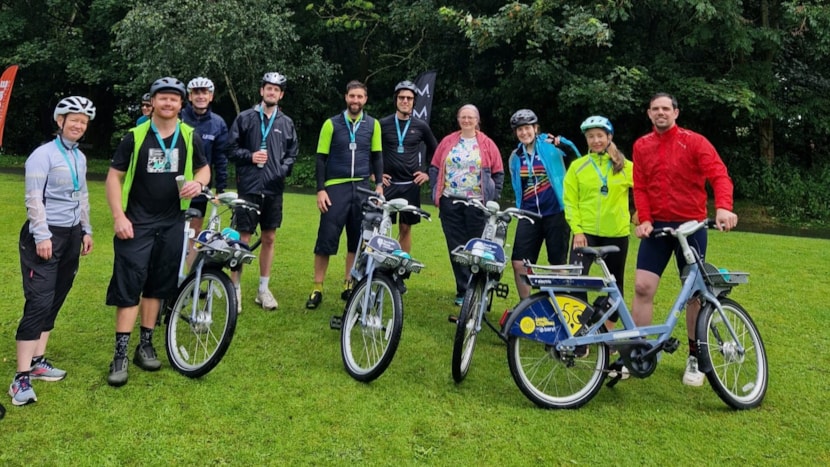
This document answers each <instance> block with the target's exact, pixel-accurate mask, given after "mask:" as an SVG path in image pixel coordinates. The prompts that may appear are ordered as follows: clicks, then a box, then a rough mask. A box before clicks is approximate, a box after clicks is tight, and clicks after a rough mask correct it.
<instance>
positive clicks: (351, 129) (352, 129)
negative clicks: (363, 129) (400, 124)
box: [343, 111, 408, 143]
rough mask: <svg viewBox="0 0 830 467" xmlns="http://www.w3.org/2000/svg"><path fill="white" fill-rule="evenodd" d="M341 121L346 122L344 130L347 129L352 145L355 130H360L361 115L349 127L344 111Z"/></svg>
mask: <svg viewBox="0 0 830 467" xmlns="http://www.w3.org/2000/svg"><path fill="white" fill-rule="evenodd" d="M343 120H344V121H345V122H346V128H348V129H349V142H350V143H354V142H355V134H357V130H358V129H359V128H360V124H361V123H362V122H363V114H362V113H361V114H360V118H359V119H358V120H357V121H356V122H354V125H349V117H347V116H346V112H345V111H344V112H343ZM407 125H408V124H407Z"/></svg>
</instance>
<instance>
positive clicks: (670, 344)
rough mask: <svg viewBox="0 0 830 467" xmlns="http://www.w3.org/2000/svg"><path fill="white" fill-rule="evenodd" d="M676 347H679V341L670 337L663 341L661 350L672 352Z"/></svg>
mask: <svg viewBox="0 0 830 467" xmlns="http://www.w3.org/2000/svg"><path fill="white" fill-rule="evenodd" d="M678 347H680V341H679V340H677V338H675V337H670V338H668V339H667V340H666V342H663V352H666V353H674V351H675V350H677V348H678Z"/></svg>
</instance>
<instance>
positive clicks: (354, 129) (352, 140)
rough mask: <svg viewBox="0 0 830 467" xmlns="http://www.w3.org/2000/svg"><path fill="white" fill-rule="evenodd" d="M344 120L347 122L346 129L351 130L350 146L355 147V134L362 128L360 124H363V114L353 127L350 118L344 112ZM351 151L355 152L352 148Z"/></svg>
mask: <svg viewBox="0 0 830 467" xmlns="http://www.w3.org/2000/svg"><path fill="white" fill-rule="evenodd" d="M343 120H344V121H345V122H346V128H348V129H349V143H351V144H350V145H349V146H353V145H354V144H355V134H356V133H357V130H358V129H359V128H360V124H361V123H362V122H363V114H362V113H361V114H360V118H359V119H358V120H357V121H356V122H354V124H353V125H350V124H349V117H347V116H346V112H345V111H344V112H343ZM350 149H351V150H352V151H354V150H355V148H354V147H351V148H350Z"/></svg>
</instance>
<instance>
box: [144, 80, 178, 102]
mask: <svg viewBox="0 0 830 467" xmlns="http://www.w3.org/2000/svg"><path fill="white" fill-rule="evenodd" d="M161 91H172V92H175V93H177V94H178V95H180V96H182V99H184V98H186V97H187V91H186V90H185V88H184V83H182V82H181V81H179V80H177V79H176V78H171V77H167V78H159V79H157V80H156V81H155V82H154V83H153V85H152V86H150V95H151V96H155V95H156V93H158V92H161Z"/></svg>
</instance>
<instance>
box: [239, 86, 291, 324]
mask: <svg viewBox="0 0 830 467" xmlns="http://www.w3.org/2000/svg"><path fill="white" fill-rule="evenodd" d="M286 82H287V80H286V78H285V76H283V75H281V74H280V73H276V72H269V73H265V75H264V76H263V77H262V84H261V86H260V88H259V94H260V95H261V96H262V102H261V103H259V104H258V105H255V106H254V107H253V108H251V109H248V110H245V111H243V112H242V113H240V114H239V115H238V116H237V117H236V120H234V122H233V125H231V129H230V134H229V136H228V145H229V151H228V158H229V159H230V160H231V161H232V162H233V163H234V164H236V188H237V191H238V192H239V195H240V197H241V198H242V199H245V200H246V201H250V202H253V203H256V204H258V205H259V210H260V214H258V215H257V214H256V213H255V212H251V211H248V210H241V211H240V212H238V213H237V215H238V218H239V222H238V224H237V229H238V230H239V233H240V237H241V240H242V241H244V242H248V241H249V240H250V238H251V234H252V233H253V232H254V230H255V229H256V226H257V224H259V226H260V229H261V230H262V232H261V237H260V239H261V240H262V245H261V248H262V250H261V251H260V254H259V290H258V291H257V296H256V300H255V301H256V303H257V304H259V305H261V306H262V308H264V309H265V310H276V309H277V306H278V305H277V300H276V298H275V297H274V294H273V293H271V291H270V290H269V289H268V282H269V279H270V276H271V264H272V263H273V261H274V239H275V238H276V230H277V228H279V227H280V225H281V224H282V202H283V192H284V191H285V178H286V177H287V176H288V175H289V174H290V173H291V167H292V166H293V165H294V161H295V160H296V159H297V151H298V148H299V146H298V141H297V132H296V130H295V129H294V122H293V121H292V120H291V118H290V117H288V116H287V115H285V114H284V113H282V112H281V111H280V109H279V106H278V105H277V104H279V101H280V99H282V97H283V95H284V93H285V85H286ZM240 274H241V272H237V273H234V283H235V285H236V293H237V299H239V300H237V302H239V303H240V309H241V292H240V285H239V283H240ZM240 311H241V310H240Z"/></svg>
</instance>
